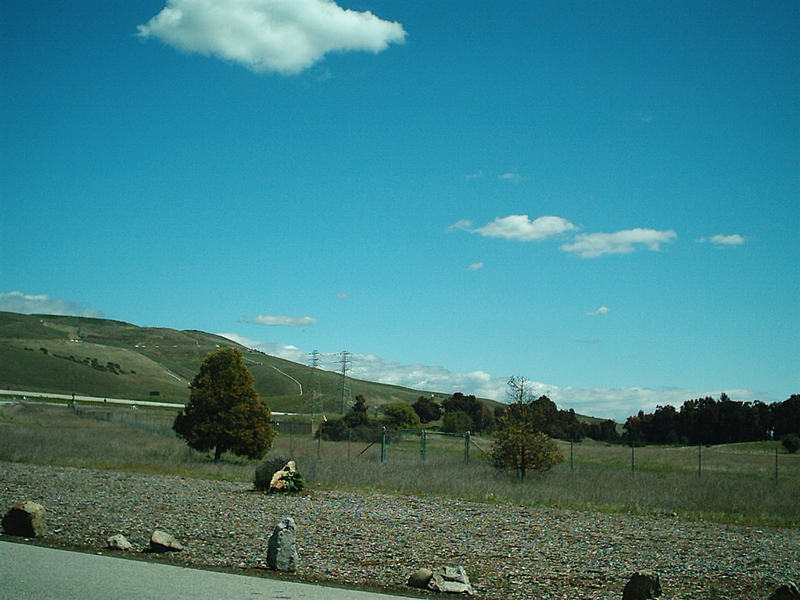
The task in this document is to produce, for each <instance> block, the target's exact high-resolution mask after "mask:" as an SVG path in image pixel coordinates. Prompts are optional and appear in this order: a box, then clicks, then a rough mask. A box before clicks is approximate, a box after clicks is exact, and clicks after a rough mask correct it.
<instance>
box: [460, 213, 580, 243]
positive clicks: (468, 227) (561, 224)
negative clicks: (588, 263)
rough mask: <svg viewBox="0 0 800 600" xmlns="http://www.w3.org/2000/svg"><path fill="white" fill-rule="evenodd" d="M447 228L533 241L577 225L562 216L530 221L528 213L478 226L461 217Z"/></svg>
mask: <svg viewBox="0 0 800 600" xmlns="http://www.w3.org/2000/svg"><path fill="white" fill-rule="evenodd" d="M447 229H448V231H449V230H453V229H463V230H465V231H469V232H470V233H479V234H480V235H482V236H484V237H493V238H503V239H506V240H518V241H521V242H534V241H539V240H544V239H547V238H549V237H553V236H556V235H558V234H560V233H564V232H565V231H572V230H574V229H577V227H576V226H575V225H573V224H572V223H570V222H569V221H567V220H566V219H564V218H562V217H553V216H544V217H539V218H538V219H536V220H534V221H531V220H530V219H529V218H528V215H509V216H508V217H497V218H496V219H495V220H494V221H492V222H491V223H487V224H486V225H484V226H483V227H478V228H473V227H472V222H471V221H468V220H466V219H462V220H460V221H458V222H457V223H454V224H453V225H451V226H450V227H448V228H447Z"/></svg>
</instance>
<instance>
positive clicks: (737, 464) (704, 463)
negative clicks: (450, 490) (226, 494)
mask: <svg viewBox="0 0 800 600" xmlns="http://www.w3.org/2000/svg"><path fill="white" fill-rule="evenodd" d="M72 410H73V411H74V412H75V414H76V415H78V416H81V417H85V418H90V419H95V420H99V421H109V422H115V423H124V424H127V425H131V426H134V427H137V428H140V429H143V430H145V431H148V432H151V433H156V434H160V435H174V432H173V430H172V424H173V422H174V419H175V416H174V415H171V414H169V413H166V412H164V411H148V410H146V409H132V408H126V409H120V408H116V407H98V408H95V407H86V406H73V407H72ZM273 426H274V427H275V429H276V431H277V432H278V436H279V439H282V441H283V443H282V445H284V446H285V445H286V443H287V442H288V448H287V450H288V451H289V452H294V451H295V450H296V449H299V448H300V447H301V446H303V447H305V448H308V442H309V441H310V440H313V444H314V453H315V454H316V458H321V457H323V456H325V455H333V454H335V455H336V456H343V455H346V458H347V459H348V460H358V459H363V458H373V459H374V458H376V457H377V458H378V460H379V461H380V462H386V461H391V460H393V459H394V458H399V457H402V458H403V460H408V459H409V458H411V457H413V456H416V458H417V460H419V461H420V462H423V463H424V462H426V461H437V460H442V459H444V458H447V460H448V461H452V460H454V459H460V460H463V461H465V462H469V461H471V460H488V459H489V458H490V453H491V449H492V443H493V441H492V439H491V438H487V437H478V436H475V435H473V434H471V433H470V432H466V433H449V432H442V431H433V430H401V431H397V430H390V429H386V428H372V429H370V430H369V431H367V432H364V431H361V432H356V431H354V430H350V431H349V435H348V439H347V440H344V441H328V440H323V439H321V438H319V437H315V436H314V435H313V434H314V430H313V427H312V423H310V422H308V421H305V420H295V419H282V420H279V421H276V422H274V423H273ZM557 443H558V445H559V448H560V450H561V452H562V455H563V457H564V461H563V462H562V463H561V464H559V465H558V466H557V467H555V468H556V469H558V470H562V471H564V470H569V471H570V472H576V473H580V472H586V471H590V470H591V471H598V470H600V471H602V470H609V471H610V470H614V471H619V470H629V472H630V474H631V476H632V477H635V476H636V475H637V474H645V473H656V474H658V473H683V474H685V475H692V476H695V477H697V478H699V479H702V478H703V477H713V476H720V475H727V476H730V477H741V476H750V477H757V478H759V479H772V480H774V481H776V482H778V481H783V480H795V481H797V480H800V454H790V453H788V452H786V451H785V450H784V449H783V448H782V447H780V444H779V443H777V442H775V444H774V447H773V448H771V449H765V446H764V445H763V444H758V445H755V444H754V445H748V444H745V445H741V444H736V445H723V446H661V445H648V446H636V445H623V444H604V443H597V442H592V441H586V442H578V443H574V442H561V441H557ZM330 445H334V446H330ZM343 446H346V453H345V452H344V448H343ZM750 447H752V449H749V448H750ZM334 448H336V452H332V450H333V449H334Z"/></svg>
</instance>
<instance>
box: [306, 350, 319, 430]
mask: <svg viewBox="0 0 800 600" xmlns="http://www.w3.org/2000/svg"><path fill="white" fill-rule="evenodd" d="M308 366H309V367H311V375H310V382H309V385H308V387H309V388H310V389H311V406H310V407H309V408H310V409H311V435H314V417H315V416H316V415H317V413H321V412H322V407H321V406H320V404H321V401H322V392H321V390H320V384H319V370H318V368H319V351H318V350H314V351H313V352H311V364H310V365H308Z"/></svg>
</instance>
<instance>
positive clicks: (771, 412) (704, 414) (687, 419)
mask: <svg viewBox="0 0 800 600" xmlns="http://www.w3.org/2000/svg"><path fill="white" fill-rule="evenodd" d="M623 429H624V438H625V440H626V441H630V442H635V443H652V444H684V445H685V444H702V445H709V446H710V445H714V444H733V443H737V442H759V441H764V440H781V439H784V438H785V437H786V436H788V435H800V395H797V394H794V395H792V396H791V397H790V398H789V399H788V400H785V401H783V402H776V403H773V404H764V403H763V402H760V401H758V400H756V401H753V402H738V401H734V400H731V399H730V398H729V397H728V396H727V395H726V394H722V395H721V396H720V398H719V400H715V399H714V398H711V397H710V396H707V397H705V398H699V399H696V400H687V401H686V402H684V403H683V405H682V406H681V407H680V409H679V410H678V409H676V408H675V407H673V406H670V405H666V406H659V407H658V408H656V410H655V412H652V413H647V414H646V413H644V412H643V411H639V413H638V414H637V415H635V416H630V417H628V420H627V421H626V422H625V425H624V426H623Z"/></svg>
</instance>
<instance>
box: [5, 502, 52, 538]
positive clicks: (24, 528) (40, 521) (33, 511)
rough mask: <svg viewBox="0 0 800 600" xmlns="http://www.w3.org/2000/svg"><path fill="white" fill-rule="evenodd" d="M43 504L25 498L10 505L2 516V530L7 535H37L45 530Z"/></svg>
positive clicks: (29, 536)
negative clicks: (9, 508)
mask: <svg viewBox="0 0 800 600" xmlns="http://www.w3.org/2000/svg"><path fill="white" fill-rule="evenodd" d="M45 515H46V511H45V509H44V506H42V505H41V504H37V503H36V502H31V501H30V500H26V501H24V502H20V503H18V504H15V505H14V506H12V507H11V510H9V511H8V513H6V516H5V517H3V530H4V531H5V532H6V533H7V534H8V535H17V536H20V537H27V538H32V537H39V536H42V535H44V533H45V531H47V527H46V525H45Z"/></svg>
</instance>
